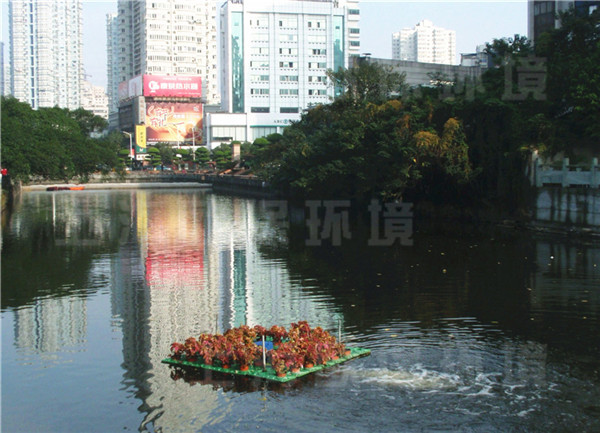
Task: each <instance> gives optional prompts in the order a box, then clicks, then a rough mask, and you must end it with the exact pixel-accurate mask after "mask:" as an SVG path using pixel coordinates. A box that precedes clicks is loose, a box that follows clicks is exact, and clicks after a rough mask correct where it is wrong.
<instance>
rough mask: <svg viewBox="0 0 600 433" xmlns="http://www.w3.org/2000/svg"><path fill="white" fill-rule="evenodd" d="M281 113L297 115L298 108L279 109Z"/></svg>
mask: <svg viewBox="0 0 600 433" xmlns="http://www.w3.org/2000/svg"><path fill="white" fill-rule="evenodd" d="M279 112H280V113H297V112H298V107H281V108H280V109H279Z"/></svg>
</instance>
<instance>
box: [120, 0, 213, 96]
mask: <svg viewBox="0 0 600 433" xmlns="http://www.w3.org/2000/svg"><path fill="white" fill-rule="evenodd" d="M111 26H114V23H111ZM111 37H112V45H113V47H112V48H111V47H110V46H109V55H110V54H111V52H112V53H115V51H111V50H116V53H115V54H118V59H115V60H117V65H118V71H117V72H118V74H117V76H116V77H109V79H110V80H112V81H114V80H115V78H116V80H117V84H116V85H117V86H118V83H120V82H124V81H127V80H129V79H131V78H133V77H136V76H138V75H142V74H151V75H160V76H165V75H182V76H200V77H202V82H203V85H202V90H203V97H204V99H205V100H206V102H207V103H209V104H217V103H219V96H220V95H219V91H218V73H217V56H218V52H217V19H216V3H215V1H211V0H194V1H190V0H160V1H146V0H119V1H118V15H117V34H115V33H114V32H112V36H111ZM109 73H110V72H109ZM114 86H115V84H114V82H111V83H110V84H109V87H110V88H113V89H114Z"/></svg>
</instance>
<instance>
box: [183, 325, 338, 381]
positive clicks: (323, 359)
mask: <svg viewBox="0 0 600 433" xmlns="http://www.w3.org/2000/svg"><path fill="white" fill-rule="evenodd" d="M262 336H269V337H271V338H272V339H273V343H274V344H275V345H276V346H275V349H273V350H270V351H269V352H267V361H270V364H271V366H272V367H273V369H274V370H275V372H276V373H278V374H285V372H286V371H296V370H297V369H300V368H302V367H303V366H304V367H306V366H308V367H310V365H311V364H315V363H322V364H325V363H327V362H328V361H329V360H330V359H332V358H334V357H337V356H345V355H347V353H346V352H347V350H346V348H345V345H344V344H343V343H339V342H337V341H336V339H335V337H333V336H332V335H331V334H329V333H328V332H327V331H325V330H323V329H322V328H321V327H316V328H312V329H311V327H310V326H309V324H308V323H307V322H306V321H299V322H298V323H292V324H291V327H290V330H289V332H287V331H286V329H285V328H284V327H282V326H278V325H273V326H272V327H271V328H269V329H268V330H267V329H266V328H264V327H263V326H260V325H256V326H254V327H253V328H250V327H249V326H246V325H242V326H240V327H238V328H232V329H229V330H227V331H226V332H225V333H224V334H223V335H221V334H201V335H200V337H199V338H198V340H196V339H195V338H194V337H190V338H188V339H187V340H185V343H184V344H181V343H173V344H172V345H171V357H172V358H174V359H185V360H188V361H192V362H194V361H196V360H200V359H201V360H202V362H203V363H204V364H208V365H210V364H212V362H213V361H214V360H217V361H218V362H219V363H220V364H221V365H223V366H231V365H233V364H235V365H239V366H240V368H243V369H245V368H246V367H247V366H250V365H252V363H253V362H254V361H256V360H260V359H261V355H262V348H261V347H260V346H258V345H256V344H255V341H257V340H258V339H259V338H261V337H262ZM261 365H262V364H261Z"/></svg>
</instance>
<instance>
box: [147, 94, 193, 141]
mask: <svg viewBox="0 0 600 433" xmlns="http://www.w3.org/2000/svg"><path fill="white" fill-rule="evenodd" d="M146 140H147V142H148V143H170V144H178V143H179V144H183V143H185V144H194V143H195V144H196V145H199V144H200V142H201V141H202V104H194V103H189V102H148V103H146Z"/></svg>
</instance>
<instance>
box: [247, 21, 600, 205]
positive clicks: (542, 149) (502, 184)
mask: <svg viewBox="0 0 600 433" xmlns="http://www.w3.org/2000/svg"><path fill="white" fill-rule="evenodd" d="M561 20H562V23H563V26H562V27H561V28H560V29H557V30H553V31H551V32H550V33H548V34H546V35H544V36H543V38H541V41H540V43H539V45H538V46H537V47H536V51H535V52H534V48H533V47H532V46H531V44H530V42H529V41H528V40H527V39H526V38H524V37H521V36H519V35H515V37H514V38H504V39H498V40H494V41H493V42H492V43H491V44H488V45H487V52H488V53H489V55H490V56H491V57H492V60H493V64H494V66H493V67H492V68H490V69H489V70H488V71H487V72H486V73H485V74H484V75H483V77H482V81H481V83H470V86H469V83H466V85H465V83H459V82H456V81H457V80H455V79H454V81H455V83H454V85H453V86H446V85H445V83H447V82H448V80H449V79H448V77H445V78H444V79H440V80H438V85H437V86H435V87H432V88H421V89H419V91H417V92H414V91H413V92H409V91H407V88H406V86H404V84H403V77H402V76H401V75H399V74H397V73H394V72H392V71H391V70H389V69H386V67H383V66H379V65H378V64H376V63H374V62H369V61H368V60H366V59H365V60H363V61H362V62H359V63H358V65H357V67H355V68H353V69H349V70H339V71H337V72H332V71H330V72H329V74H328V76H329V78H330V80H331V84H332V85H333V86H335V87H336V88H342V89H343V93H342V94H341V96H339V97H338V98H336V100H335V101H333V102H332V103H331V104H327V105H321V106H317V107H315V108H313V109H311V110H309V111H307V112H305V113H304V114H303V115H302V118H301V120H300V121H299V122H297V123H295V124H293V125H292V126H290V127H289V128H287V129H286V130H285V132H284V134H283V136H279V137H277V139H276V140H271V139H270V137H267V138H266V140H265V139H261V140H260V141H259V140H257V141H256V142H255V143H253V144H252V145H251V146H249V147H248V148H247V149H246V157H247V158H248V159H249V161H250V163H249V164H250V165H251V167H252V169H253V170H254V171H255V172H256V173H257V174H258V175H260V176H262V177H264V178H266V179H268V180H270V181H271V182H272V184H273V185H275V186H276V187H277V188H278V189H280V190H281V191H283V192H284V193H287V194H290V195H292V196H294V195H297V196H300V197H314V198H321V199H325V198H336V199H342V198H344V199H353V200H358V201H364V200H368V199H370V198H383V199H386V200H394V199H401V198H406V197H408V198H410V199H411V200H414V201H420V200H426V201H430V202H432V203H434V204H446V203H450V204H454V205H463V204H470V205H476V206H480V205H485V204H496V205H498V206H499V207H502V208H503V209H506V210H515V209H517V208H518V207H519V206H520V205H522V204H523V203H524V201H525V200H526V199H527V194H528V191H529V188H528V180H527V170H528V162H529V160H530V157H531V153H532V151H538V152H539V153H542V154H549V155H551V154H554V153H556V152H558V151H564V152H566V153H567V155H569V152H571V151H573V149H575V148H579V147H582V146H587V147H588V149H589V148H591V150H592V151H595V152H597V151H598V150H599V149H598V139H597V137H598V135H599V134H600V129H599V128H600V126H599V125H600V116H599V113H600V105H599V104H600V99H599V98H600V96H599V95H600V72H599V70H598V68H597V65H598V64H599V62H600V57H599V56H600V35H599V29H600V25H599V23H600V11H598V10H596V11H595V12H594V13H593V14H592V15H591V16H590V17H579V16H577V15H576V14H575V12H573V11H571V12H567V13H564V14H563V15H562V16H561ZM533 56H537V58H539V57H541V56H544V60H545V62H546V63H545V64H544V65H543V66H544V67H545V69H544V71H543V72H542V73H543V74H544V75H543V78H544V80H545V83H546V84H547V91H546V92H545V93H543V97H540V95H539V94H535V93H531V92H529V93H526V92H527V90H525V91H524V89H523V88H519V85H520V83H521V81H520V79H519V73H520V71H522V70H523V67H524V66H527V65H528V63H527V62H529V61H530V60H531V58H532V57H533ZM450 81H452V79H450ZM542 90H546V89H543V88H542ZM513 92H514V94H513ZM514 95H517V96H516V97H514Z"/></svg>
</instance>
